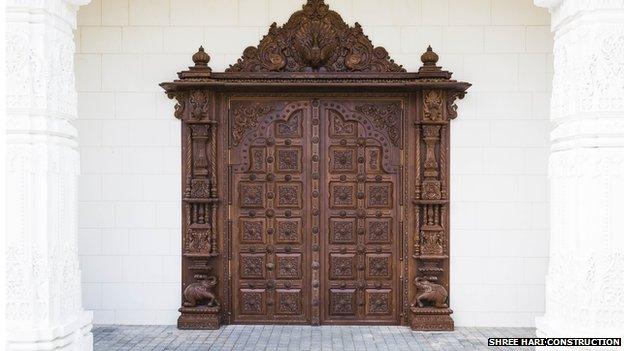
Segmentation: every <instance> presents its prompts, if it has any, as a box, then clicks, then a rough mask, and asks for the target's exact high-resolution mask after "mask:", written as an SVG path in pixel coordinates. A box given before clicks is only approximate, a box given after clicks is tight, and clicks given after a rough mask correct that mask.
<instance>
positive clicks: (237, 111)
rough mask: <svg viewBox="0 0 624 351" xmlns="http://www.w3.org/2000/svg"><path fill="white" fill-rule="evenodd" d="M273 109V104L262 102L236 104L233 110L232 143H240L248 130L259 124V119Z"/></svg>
mask: <svg viewBox="0 0 624 351" xmlns="http://www.w3.org/2000/svg"><path fill="white" fill-rule="evenodd" d="M272 110H273V107H272V106H269V105H265V104H262V103H254V104H241V105H238V106H236V107H235V108H234V110H233V111H232V119H233V121H232V124H233V126H232V143H233V144H234V145H238V143H240V141H241V140H242V139H243V137H244V136H245V134H246V133H247V132H249V131H250V130H251V129H253V128H255V127H256V126H258V120H259V119H260V118H261V117H263V116H265V115H266V114H268V113H269V112H271V111H272Z"/></svg>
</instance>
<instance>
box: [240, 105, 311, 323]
mask: <svg viewBox="0 0 624 351" xmlns="http://www.w3.org/2000/svg"><path fill="white" fill-rule="evenodd" d="M309 115H310V104H309V102H308V101H298V100H290V101H286V100H260V99H258V100H232V101H231V102H230V129H231V131H232V132H231V133H230V135H231V140H230V145H231V147H232V148H231V150H230V165H231V180H232V181H231V182H230V184H232V187H233V194H232V195H233V196H232V206H231V213H230V218H231V220H232V238H233V250H234V252H233V255H232V267H231V270H232V275H233V280H232V282H233V292H234V298H233V303H234V306H233V312H234V318H233V319H234V322H250V321H253V322H267V323H269V322H279V321H289V322H300V323H304V322H308V321H309V320H310V304H309V301H310V295H309V294H310V270H309V266H310V263H309V261H310V248H309V247H310V245H309V235H308V233H309V232H310V219H309V215H310V200H309V198H310V189H309V188H310V184H309V176H310V162H309V160H310V137H309V136H310V125H309V123H310V118H309Z"/></svg>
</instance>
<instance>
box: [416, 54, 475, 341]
mask: <svg viewBox="0 0 624 351" xmlns="http://www.w3.org/2000/svg"><path fill="white" fill-rule="evenodd" d="M421 59H422V62H423V66H422V67H421V68H420V70H419V72H418V77H419V80H421V81H425V82H431V86H430V87H428V88H426V89H424V90H422V92H421V93H420V94H419V96H418V104H417V108H416V109H417V120H416V121H415V127H416V133H417V140H419V141H418V145H417V146H416V147H417V149H418V151H417V152H416V157H417V160H416V172H415V175H416V189H415V192H414V204H415V227H414V229H413V232H414V238H413V243H414V248H413V259H414V260H415V261H416V264H415V267H416V272H414V275H415V277H414V284H415V285H416V295H415V297H414V301H413V304H412V306H411V311H412V323H411V326H412V329H414V330H453V328H454V324H453V319H452V318H451V317H450V315H451V313H453V311H452V310H451V309H450V308H449V298H448V292H449V165H450V163H449V141H450V139H449V138H450V130H449V122H450V120H451V119H453V118H455V117H456V116H457V112H456V109H457V106H456V105H455V99H456V98H460V99H461V98H463V97H464V94H465V93H464V90H465V87H464V88H462V89H461V90H456V89H458V88H457V87H453V86H452V85H450V86H449V85H445V84H444V83H448V82H451V80H450V78H451V73H450V72H448V71H443V70H442V69H441V68H440V67H437V66H436V62H437V61H438V55H437V54H436V53H435V52H433V50H432V49H431V47H429V48H427V52H425V53H424V54H423V55H422V58H421Z"/></svg>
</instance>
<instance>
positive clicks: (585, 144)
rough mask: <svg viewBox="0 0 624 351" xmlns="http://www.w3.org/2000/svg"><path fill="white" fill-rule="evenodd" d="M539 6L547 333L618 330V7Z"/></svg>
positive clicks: (621, 8)
mask: <svg viewBox="0 0 624 351" xmlns="http://www.w3.org/2000/svg"><path fill="white" fill-rule="evenodd" d="M535 3H536V4H537V5H539V6H544V7H548V8H549V9H550V13H551V21H552V24H551V26H552V30H553V32H555V36H554V38H555V41H554V48H553V55H554V77H553V91H552V99H551V112H550V113H551V121H552V124H553V129H552V132H551V134H550V135H551V138H550V139H551V141H552V146H551V150H552V152H551V155H550V165H549V177H550V189H551V193H550V196H551V203H550V206H551V211H550V213H551V220H550V222H551V229H550V261H549V268H548V274H547V276H546V296H545V302H546V306H545V307H546V311H545V314H544V316H543V317H540V318H537V320H536V327H537V333H538V335H540V336H547V337H562V336H571V335H573V336H575V337H601V336H604V337H613V336H621V335H622V332H623V331H624V235H623V233H624V220H623V219H622V218H623V217H622V212H624V3H622V2H621V1H568V0H535Z"/></svg>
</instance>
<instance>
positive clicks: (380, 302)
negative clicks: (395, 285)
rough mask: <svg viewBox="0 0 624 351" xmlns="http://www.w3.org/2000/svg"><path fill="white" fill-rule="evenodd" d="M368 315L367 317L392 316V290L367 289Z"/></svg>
mask: <svg viewBox="0 0 624 351" xmlns="http://www.w3.org/2000/svg"><path fill="white" fill-rule="evenodd" d="M366 314H367V315H390V314H392V290H390V289H366Z"/></svg>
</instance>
